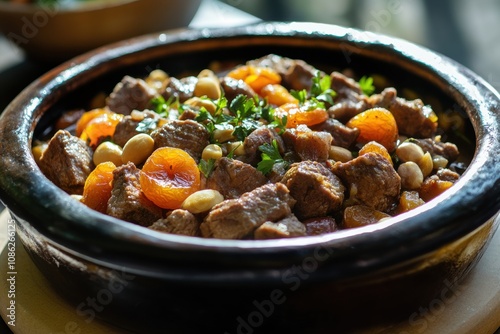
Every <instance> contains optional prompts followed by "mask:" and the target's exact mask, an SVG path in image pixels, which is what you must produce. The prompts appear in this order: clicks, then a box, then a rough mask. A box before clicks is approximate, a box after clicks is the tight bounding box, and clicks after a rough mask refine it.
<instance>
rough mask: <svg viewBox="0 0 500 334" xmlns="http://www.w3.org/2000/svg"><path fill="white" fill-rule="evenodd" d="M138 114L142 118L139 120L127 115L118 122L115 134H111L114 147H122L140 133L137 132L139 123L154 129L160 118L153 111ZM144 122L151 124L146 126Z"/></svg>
mask: <svg viewBox="0 0 500 334" xmlns="http://www.w3.org/2000/svg"><path fill="white" fill-rule="evenodd" d="M138 114H140V115H141V116H143V117H144V118H143V119H141V118H138V117H132V116H131V115H127V116H125V117H123V118H122V119H121V120H120V122H118V124H117V125H116V128H115V133H114V134H113V142H114V143H115V144H116V145H119V146H121V147H123V146H124V145H125V144H126V143H127V141H128V140H129V139H130V138H132V137H133V136H135V135H137V134H139V133H141V132H140V131H137V127H138V126H139V123H141V122H142V123H143V124H145V127H148V126H150V127H151V128H152V129H154V128H155V127H156V125H157V124H158V121H159V120H160V116H159V115H158V114H157V113H155V112H154V111H150V110H145V111H144V112H138ZM146 122H148V123H149V122H151V124H148V125H146V124H147V123H146Z"/></svg>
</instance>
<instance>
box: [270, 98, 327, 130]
mask: <svg viewBox="0 0 500 334" xmlns="http://www.w3.org/2000/svg"><path fill="white" fill-rule="evenodd" d="M274 115H275V116H277V117H279V118H282V117H283V116H286V118H287V123H286V127H287V128H296V127H297V126H299V125H301V124H304V125H307V126H313V125H316V124H320V123H323V122H324V121H326V120H327V119H328V117H329V116H328V112H327V111H326V110H325V109H321V108H315V109H312V110H309V109H308V107H307V106H299V105H298V104H295V103H287V104H284V105H282V106H281V107H278V108H276V109H275V111H274Z"/></svg>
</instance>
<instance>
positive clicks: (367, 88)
mask: <svg viewBox="0 0 500 334" xmlns="http://www.w3.org/2000/svg"><path fill="white" fill-rule="evenodd" d="M359 86H360V87H361V90H362V91H363V94H365V95H366V96H370V95H372V94H373V92H375V86H373V78H372V77H367V76H363V77H362V78H361V79H359Z"/></svg>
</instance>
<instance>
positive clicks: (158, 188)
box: [140, 147, 200, 210]
mask: <svg viewBox="0 0 500 334" xmlns="http://www.w3.org/2000/svg"><path fill="white" fill-rule="evenodd" d="M140 183H141V187H142V192H143V193H144V195H146V197H147V198H148V199H149V200H150V201H152V202H153V203H154V204H156V205H157V206H159V207H161V208H163V209H170V210H174V209H179V208H180V207H181V204H182V202H184V200H185V199H186V198H187V197H188V196H189V195H191V194H192V193H194V192H196V191H198V190H199V189H200V171H199V169H198V165H197V164H196V161H195V160H194V159H193V158H192V157H191V156H190V155H189V154H188V153H186V152H185V151H184V150H181V149H178V148H172V147H160V148H158V149H156V150H155V151H154V152H153V153H152V154H151V155H150V156H149V158H148V159H147V160H146V162H145V163H144V166H143V168H142V171H141V174H140Z"/></svg>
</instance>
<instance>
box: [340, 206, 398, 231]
mask: <svg viewBox="0 0 500 334" xmlns="http://www.w3.org/2000/svg"><path fill="white" fill-rule="evenodd" d="M389 217H391V216H390V215H388V214H386V213H384V212H382V211H378V210H375V209H372V208H370V207H368V206H364V205H354V206H349V207H347V208H345V210H344V221H343V226H344V228H356V227H362V226H366V225H371V224H375V223H378V222H379V221H380V220H381V219H384V218H389Z"/></svg>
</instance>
